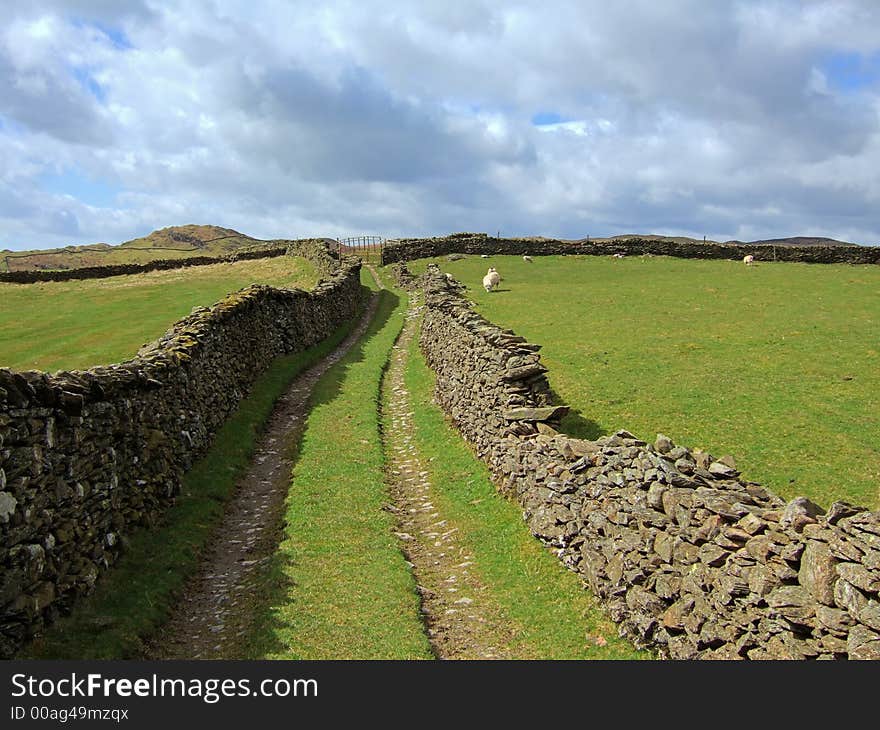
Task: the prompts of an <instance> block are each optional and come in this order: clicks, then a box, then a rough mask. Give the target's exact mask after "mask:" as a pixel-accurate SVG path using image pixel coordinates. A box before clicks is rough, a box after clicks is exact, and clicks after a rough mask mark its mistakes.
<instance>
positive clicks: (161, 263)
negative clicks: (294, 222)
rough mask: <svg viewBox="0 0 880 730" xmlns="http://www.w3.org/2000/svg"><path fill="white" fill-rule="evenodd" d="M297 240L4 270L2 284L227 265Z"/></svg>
mask: <svg viewBox="0 0 880 730" xmlns="http://www.w3.org/2000/svg"><path fill="white" fill-rule="evenodd" d="M299 243H300V242H298V241H279V242H272V243H271V244H268V245H266V246H260V247H258V248H255V249H253V250H246V251H238V252H236V253H233V254H230V255H229V256H219V257H215V256H192V257H190V258H181V259H158V260H156V261H149V262H148V263H145V264H113V265H110V266H83V267H80V268H77V269H61V270H58V271H3V272H0V283H8V284H34V283H36V282H38V281H72V280H74V279H103V278H106V277H108V276H124V275H126V274H143V273H146V272H148V271H165V270H167V269H183V268H187V267H189V266H208V265H210V264H224V263H229V262H230V261H245V260H250V259H266V258H273V257H275V256H284V255H285V254H286V253H287V251H288V248H289V247H290V245H291V244H299Z"/></svg>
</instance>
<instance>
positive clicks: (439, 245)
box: [382, 233, 880, 265]
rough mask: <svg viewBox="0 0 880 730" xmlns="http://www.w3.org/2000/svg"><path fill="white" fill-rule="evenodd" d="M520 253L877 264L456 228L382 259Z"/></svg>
mask: <svg viewBox="0 0 880 730" xmlns="http://www.w3.org/2000/svg"><path fill="white" fill-rule="evenodd" d="M453 253H458V254H476V255H482V254H488V255H493V254H495V255H515V256H522V255H525V254H528V255H530V256H560V255H562V256H565V255H574V254H579V255H587V256H610V255H612V254H615V253H622V254H625V255H627V256H640V255H644V254H650V255H654V256H676V257H679V258H699V259H733V260H742V258H743V257H744V256H746V255H747V254H751V255H752V256H754V257H755V260H756V261H800V262H803V263H817V264H830V263H847V264H880V246H769V245H760V246H753V245H748V244H723V243H699V242H697V243H686V242H677V241H671V240H665V239H660V240H653V239H646V238H632V239H629V240H626V241H607V242H596V241H589V240H585V241H561V240H558V239H552V238H494V237H492V236H487V235H486V234H484V233H456V234H452V235H451V236H444V237H437V238H402V239H398V240H394V241H388V242H387V244H386V246H385V248H384V250H383V252H382V263H383V264H386V265H387V264H392V263H395V262H398V261H412V260H414V259H421V258H431V257H434V256H446V255H448V254H453Z"/></svg>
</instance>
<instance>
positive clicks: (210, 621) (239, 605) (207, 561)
mask: <svg viewBox="0 0 880 730" xmlns="http://www.w3.org/2000/svg"><path fill="white" fill-rule="evenodd" d="M377 303H378V297H377V296H376V295H374V296H373V297H372V298H371V299H370V302H369V304H368V306H367V307H366V309H365V311H364V313H363V315H362V317H361V320H360V321H359V322H358V324H357V326H356V327H355V328H354V329H353V330H352V331H351V332H350V333H349V335H348V336H347V337H346V338H345V339H344V340H343V341H342V342H341V343H340V344H339V346H338V347H337V348H336V349H335V350H334V351H333V352H332V353H330V354H329V355H327V356H326V357H325V358H323V359H321V360H320V361H319V362H317V363H316V364H315V365H313V366H312V367H310V368H309V369H308V370H306V371H304V372H303V373H301V374H300V375H299V376H297V377H296V379H295V380H294V381H293V382H292V383H291V385H290V387H289V388H288V389H287V391H286V392H285V393H284V395H282V396H281V397H280V398H279V399H278V401H277V402H276V404H275V409H274V411H273V412H272V415H271V416H270V418H269V421H268V423H267V425H266V429H265V431H264V432H263V434H262V435H261V436H260V437H259V439H258V442H257V446H256V449H255V451H254V456H253V459H252V463H251V466H250V468H249V469H248V471H247V473H246V474H245V475H244V476H243V477H242V479H241V480H240V481H239V483H238V485H237V486H236V490H235V494H234V495H233V496H232V498H231V499H230V501H229V503H228V504H227V506H226V509H225V513H224V515H223V518H222V520H221V521H220V524H219V525H218V526H217V528H216V529H215V530H214V532H213V534H212V537H211V539H210V541H209V543H208V546H207V548H206V550H205V553H204V555H203V558H202V560H201V563H200V566H199V568H198V571H197V573H196V574H195V575H194V576H193V577H192V578H191V579H190V580H189V581H188V583H187V585H186V587H185V588H184V591H183V594H182V595H181V597H180V599H179V601H178V603H177V605H176V607H175V609H174V611H173V612H172V615H171V617H170V618H169V620H168V621H167V622H166V623H165V625H164V626H163V627H162V628H161V629H160V631H159V632H157V634H156V636H155V637H154V638H153V639H152V641H151V642H149V643H148V646H147V650H146V652H145V655H146V657H145V658H149V659H237V658H238V659H240V658H242V657H244V656H246V655H247V652H246V647H244V646H243V642H244V641H245V640H246V637H247V636H248V634H249V631H250V628H251V626H252V621H253V615H254V612H253V610H252V609H253V606H251V605H250V597H251V595H252V594H253V590H252V589H253V588H254V587H255V585H256V583H257V581H258V580H259V577H260V575H261V569H262V568H263V567H264V566H266V565H267V563H268V562H269V560H270V559H271V557H272V556H273V554H274V553H275V551H276V549H277V547H278V542H279V540H280V537H281V530H282V522H283V515H284V504H285V498H286V497H287V493H288V490H289V488H290V473H291V468H292V466H293V458H292V457H293V451H294V446H295V444H296V443H297V441H298V440H299V438H300V436H301V434H302V432H303V429H304V427H305V424H306V419H307V416H308V406H309V399H310V396H311V394H312V391H313V389H314V387H315V384H316V383H317V382H318V380H319V378H320V377H321V376H322V375H323V374H324V373H325V372H327V370H329V369H330V367H331V366H332V365H334V364H335V363H336V362H338V361H339V360H340V359H341V358H342V357H344V356H345V354H346V353H347V352H348V351H349V349H351V347H352V346H353V345H354V344H355V343H356V342H357V341H358V340H359V339H360V338H361V337H362V336H363V334H364V332H365V331H366V329H367V326H368V325H369V323H370V322H371V321H372V319H373V316H374V314H375V311H376V305H377Z"/></svg>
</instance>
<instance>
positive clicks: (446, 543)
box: [382, 295, 531, 659]
mask: <svg viewBox="0 0 880 730" xmlns="http://www.w3.org/2000/svg"><path fill="white" fill-rule="evenodd" d="M417 296H418V295H411V297H412V298H411V299H410V308H409V311H408V312H407V315H406V321H405V323H404V326H403V330H402V331H401V334H400V337H399V338H398V341H397V343H396V344H395V345H394V348H393V350H392V353H391V358H390V362H389V365H388V370H387V371H386V373H385V377H384V380H383V399H382V403H383V412H382V416H383V419H382V423H383V440H384V445H385V452H386V469H387V479H388V487H389V492H390V495H391V496H392V498H393V500H394V504H393V505H389V506H388V509H389V510H390V511H392V512H393V513H394V514H395V516H396V519H397V532H396V536H397V537H398V539H399V540H400V545H401V550H402V551H403V553H404V555H406V558H407V560H408V561H409V563H410V564H411V569H412V571H413V575H414V577H415V579H416V584H417V589H418V592H419V596H420V599H421V605H422V616H423V620H424V622H425V626H426V630H427V633H428V639H429V641H430V642H431V647H432V649H433V651H434V653H435V655H436V656H437V658H438V659H523V658H531V657H526V656H522V653H521V652H520V653H519V654H518V655H515V654H514V652H513V651H512V650H511V648H510V645H511V643H512V641H513V639H514V638H515V634H516V628H515V626H514V625H513V624H511V623H510V622H509V621H508V620H506V619H505V617H504V616H503V614H502V611H501V610H500V609H499V607H498V606H497V605H495V603H494V602H493V600H492V599H491V597H490V596H489V595H488V591H487V588H486V586H485V585H484V584H483V583H482V582H481V580H480V579H479V578H478V576H477V575H476V574H475V572H474V570H473V565H474V556H473V555H472V554H470V553H469V551H468V549H467V548H466V547H464V546H463V545H462V544H461V541H460V540H459V539H458V537H457V535H456V533H457V531H458V528H457V527H456V526H455V524H453V523H452V522H451V521H450V520H449V519H448V518H447V517H446V516H445V515H444V514H442V513H441V511H440V509H439V508H438V506H437V500H436V491H437V488H436V486H435V485H434V484H432V481H431V478H430V476H429V471H428V468H427V464H426V463H425V462H424V461H423V460H422V458H421V456H420V455H419V452H418V449H417V447H416V445H415V438H414V435H413V430H414V423H413V420H412V417H413V411H412V407H413V406H412V402H411V399H410V394H409V392H408V390H407V387H406V383H405V380H404V374H405V371H406V365H407V357H408V353H409V350H410V343H411V341H412V338H413V337H414V336H415V335H416V332H417V329H418V322H419V318H420V314H421V312H420V308H419V306H418V302H417Z"/></svg>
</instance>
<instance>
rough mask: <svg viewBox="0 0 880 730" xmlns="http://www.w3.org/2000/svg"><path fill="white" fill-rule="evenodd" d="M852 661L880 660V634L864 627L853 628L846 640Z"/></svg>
mask: <svg viewBox="0 0 880 730" xmlns="http://www.w3.org/2000/svg"><path fill="white" fill-rule="evenodd" d="M846 648H847V653H848V655H849V658H850V659H862V660H874V661H876V660H878V659H880V634H878V633H875V632H874V631H871V630H870V629H868V628H866V627H864V626H853V627H852V628H851V629H850V632H849V636H848V637H847V640H846Z"/></svg>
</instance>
